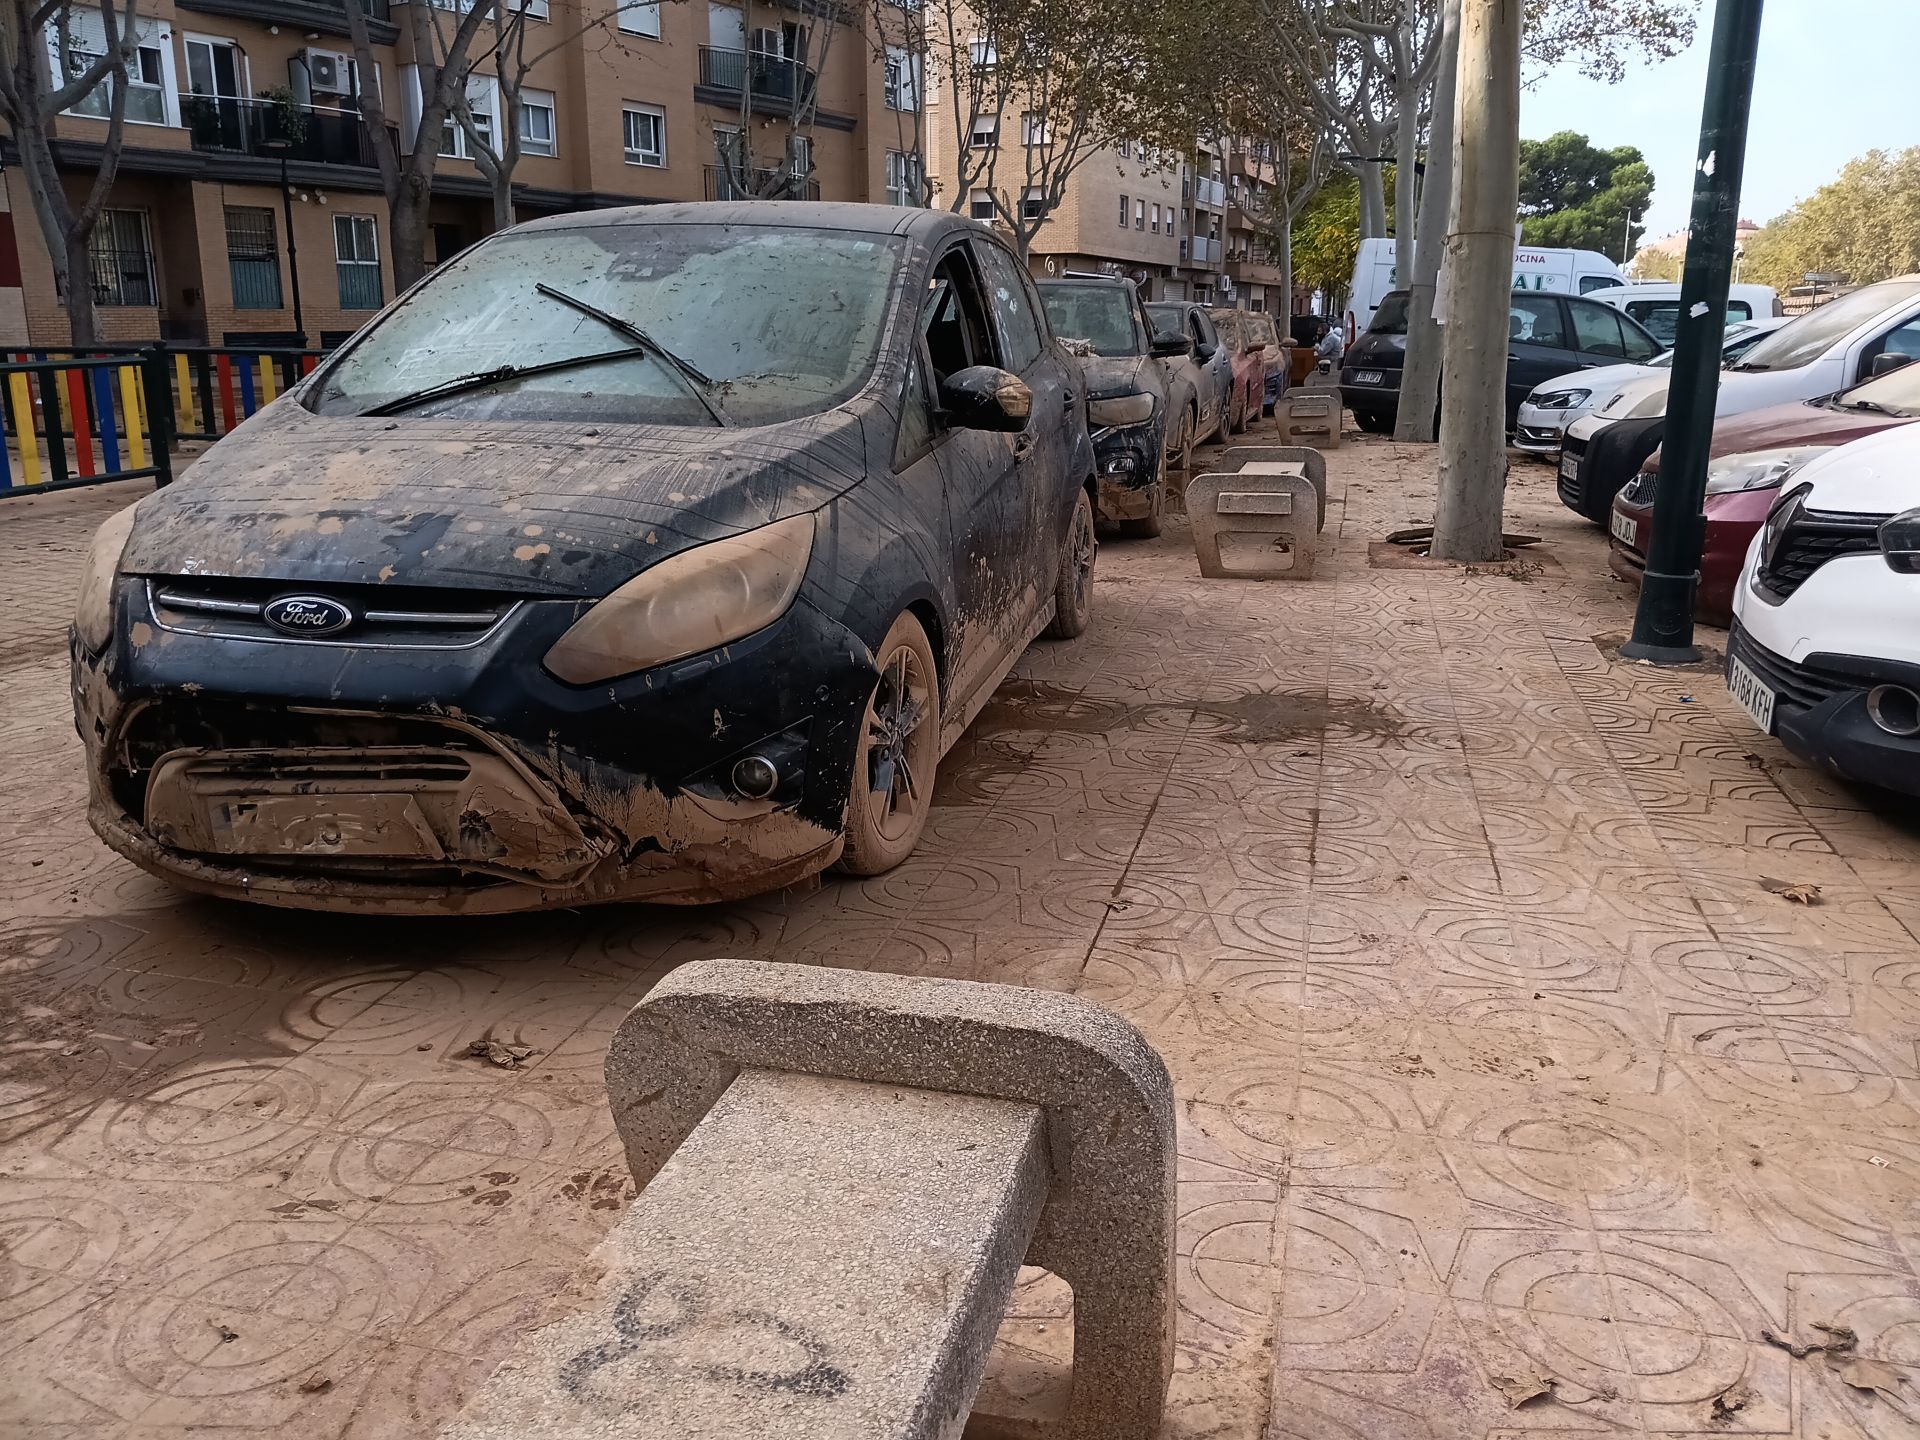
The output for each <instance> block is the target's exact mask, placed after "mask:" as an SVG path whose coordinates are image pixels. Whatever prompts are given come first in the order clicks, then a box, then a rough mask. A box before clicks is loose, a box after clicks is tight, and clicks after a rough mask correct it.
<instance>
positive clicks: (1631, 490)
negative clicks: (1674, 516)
mask: <svg viewBox="0 0 1920 1440" xmlns="http://www.w3.org/2000/svg"><path fill="white" fill-rule="evenodd" d="M1659 489H1660V472H1659V471H1658V470H1642V471H1641V472H1640V473H1639V474H1638V475H1636V476H1634V477H1633V478H1632V479H1631V480H1629V481H1628V482H1627V483H1626V485H1625V486H1624V487H1623V488H1622V489H1621V491H1620V498H1621V499H1622V500H1624V501H1626V502H1627V504H1629V505H1651V504H1653V497H1654V495H1655V494H1656V493H1657V492H1658V491H1659Z"/></svg>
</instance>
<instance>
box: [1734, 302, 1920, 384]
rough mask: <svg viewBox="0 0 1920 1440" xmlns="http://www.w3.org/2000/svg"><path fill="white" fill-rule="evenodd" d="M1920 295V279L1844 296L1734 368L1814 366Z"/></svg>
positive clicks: (1788, 328)
mask: <svg viewBox="0 0 1920 1440" xmlns="http://www.w3.org/2000/svg"><path fill="white" fill-rule="evenodd" d="M1917 295H1920V280H1889V281H1885V282H1883V283H1881V284H1879V285H1869V286H1867V288H1866V289H1864V290H1856V291H1854V292H1853V294H1851V295H1842V296H1841V297H1840V298H1839V299H1838V300H1834V301H1832V302H1830V303H1828V304H1826V305H1822V306H1821V307H1820V308H1819V309H1818V310H1809V311H1808V312H1807V313H1806V314H1804V315H1802V316H1801V317H1800V318H1799V319H1798V320H1793V321H1789V322H1788V323H1787V324H1785V325H1782V326H1781V327H1780V328H1779V329H1778V330H1776V331H1774V332H1773V333H1772V334H1771V335H1769V336H1767V338H1766V339H1764V340H1762V341H1761V342H1760V343H1759V344H1758V345H1756V346H1754V347H1753V348H1752V349H1751V350H1749V351H1748V352H1747V353H1746V354H1745V355H1742V356H1741V357H1740V361H1739V363H1738V364H1736V365H1735V366H1734V367H1733V368H1734V369H1736V370H1795V369H1798V368H1799V367H1800V366H1802V365H1811V364H1812V363H1813V362H1814V361H1815V360H1818V359H1819V358H1820V357H1821V356H1822V355H1824V354H1826V353H1827V351H1828V350H1830V349H1831V348H1832V347H1833V345H1834V343H1835V342H1836V341H1838V340H1840V339H1841V338H1842V337H1844V336H1846V335H1849V334H1851V333H1852V332H1853V331H1855V330H1858V329H1859V328H1860V327H1861V326H1862V325H1865V324H1866V323H1867V322H1868V321H1869V320H1871V319H1873V318H1874V316H1876V315H1878V314H1880V312H1881V311H1883V310H1886V309H1888V308H1889V307H1891V306H1894V305H1903V304H1905V303H1906V302H1907V301H1909V300H1912V299H1913V298H1914V297H1915V296H1917Z"/></svg>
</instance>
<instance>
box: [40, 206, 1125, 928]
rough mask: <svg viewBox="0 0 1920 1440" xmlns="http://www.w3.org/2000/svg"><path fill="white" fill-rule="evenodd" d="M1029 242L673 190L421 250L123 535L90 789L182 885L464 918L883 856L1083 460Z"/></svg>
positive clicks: (1076, 521)
mask: <svg viewBox="0 0 1920 1440" xmlns="http://www.w3.org/2000/svg"><path fill="white" fill-rule="evenodd" d="M1080 390H1081V378H1080V375H1079V371H1078V367H1077V366H1076V364H1075V363H1074V362H1073V360H1072V357H1071V356H1069V355H1068V354H1067V353H1066V352H1065V351H1064V350H1063V349H1062V348H1061V347H1060V346H1059V345H1057V344H1056V343H1055V341H1054V339H1053V337H1052V335H1051V333H1050V332H1049V330H1048V328H1047V324H1046V319H1045V316H1044V314H1043V312H1042V310H1041V308H1040V303H1039V297H1038V295H1037V294H1036V292H1035V290H1034V288H1033V285H1032V283H1031V281H1030V280H1029V279H1028V278H1027V275H1026V271H1025V268H1024V266H1022V264H1021V263H1020V261H1019V260H1018V259H1017V258H1016V257H1015V256H1014V254H1013V253H1012V252H1011V251H1010V250H1008V249H1007V248H1006V247H1005V246H1004V245H1003V244H1002V243H1001V242H1000V241H998V240H997V239H995V238H994V237H993V236H992V235H991V234H989V233H988V232H987V231H986V230H984V229H983V228H982V227H980V226H978V225H974V224H971V223H969V222H968V221H966V220H964V219H961V218H959V217H956V216H952V215H948V214H944V213H942V212H939V211H932V210H904V209H893V208H890V207H881V206H862V205H822V204H803V203H800V202H790V201H789V202H780V203H762V204H709V205H700V204H693V205H648V206H636V207H633V208H631V209H625V210H597V211H590V212H583V213H580V214H575V215H560V216H555V217H553V218H550V219H544V220H537V221H534V222H531V223H529V224H525V225H521V226H518V227H516V228H514V229H511V230H507V231H503V232H501V233H499V234H496V235H494V236H491V237H490V238H488V239H486V240H484V241H482V242H481V243H480V244H478V245H476V246H474V247H473V248H471V249H469V250H467V251H465V252H464V253H462V254H461V255H460V256H459V257H458V258H457V259H455V260H452V261H450V262H449V263H448V264H446V265H444V266H442V267H441V268H440V269H439V270H437V271H436V272H435V273H434V274H433V275H432V276H431V277H429V278H428V279H427V280H425V281H423V282H422V283H421V284H420V285H419V286H418V287H416V288H415V289H413V290H411V291H409V292H408V293H407V294H406V295H404V296H402V297H401V298H400V300H399V301H397V302H396V303H395V304H393V305H391V306H389V307H388V308H387V309H386V311H384V312H383V313H382V314H381V315H379V316H378V317H377V318H375V319H374V320H373V321H371V322H370V323H369V324H368V325H367V326H366V327H364V328H363V329H362V330H360V331H359V333H358V334H356V335H355V336H354V338H353V339H352V340H350V341H348V342H347V344H346V345H345V346H343V347H342V348H341V349H340V350H339V351H337V352H336V353H335V354H334V355H333V356H331V357H329V358H328V359H327V360H326V361H323V362H322V364H321V365H320V367H319V368H318V369H317V370H316V371H315V372H314V373H313V374H312V375H311V376H309V377H307V378H306V379H305V380H304V381H303V382H302V383H301V384H299V385H298V386H296V387H294V388H292V389H290V390H289V391H288V392H287V393H286V394H285V395H283V396H282V397H281V398H280V399H279V400H278V401H277V402H276V403H274V404H272V405H270V406H268V407H266V408H265V409H264V410H262V411H260V412H259V413H258V414H256V415H255V416H254V417H253V418H252V419H251V420H249V421H248V422H247V423H246V424H245V425H244V426H241V427H240V428H239V429H237V430H236V431H234V432H233V433H232V434H231V435H229V436H228V437H227V438H226V439H224V440H223V441H221V442H220V443H219V444H218V445H216V446H214V447H213V449H212V450H210V451H209V452H208V453H207V454H206V455H205V456H203V457H202V458H201V459H200V460H199V461H198V462H197V463H196V464H195V465H194V467H193V469H192V470H191V472H189V473H188V474H187V475H186V476H184V477H183V478H182V479H180V480H178V481H176V482H175V483H174V484H172V485H171V486H169V487H167V488H166V489H164V490H161V491H158V492H157V493H155V494H153V495H150V496H148V497H147V498H146V499H144V500H142V501H141V502H140V503H139V504H138V505H136V506H134V507H132V508H131V509H129V510H126V511H123V512H122V513H121V514H119V515H117V516H115V517H114V518H113V519H112V520H110V521H109V522H108V523H107V524H106V525H105V526H103V527H102V529H101V532H100V535H99V537H98V539H97V540H96V542H95V545H94V548H93V552H92V555H91V558H90V560H89V562H88V565H87V569H86V574H85V579H84V582H83V586H82V590H81V594H80V598H79V603H78V608H77V612H76V615H75V620H74V627H73V638H72V667H73V675H72V684H73V695H74V703H75V714H76V720H77V723H78V727H79V730H80V732H81V735H82V736H83V738H84V740H85V743H86V751H87V765H88V775H89V782H90V784H89V789H90V806H89V814H90V818H91V820H92V823H93V826H94V828H95V830H96V831H98V833H99V834H100V836H101V837H102V838H103V839H104V840H105V841H106V842H107V843H108V844H109V845H110V846H112V847H113V848H114V849H115V850H117V851H119V852H120V853H121V854H122V855H125V856H127V857H128V858H129V859H131V860H133V861H135V862H136V863H137V864H139V865H141V866H143V867H145V868H146V869H148V870H151V871H153V872H154V873H155V874H158V875H160V876H162V877H164V878H166V879H168V880H170V881H172V882H174V883H176V884H178V885H181V886H184V887H185V888H188V889H192V890H200V891H206V892H209V893H213V894H218V895H225V896H230V897H234V898H242V899H252V900H261V901H267V902H270V903H273V904H279V905H291V906H304V907H311V908H322V907H324V908H343V909H358V910H375V911H404V912H414V913H418V912H426V913H432V914H445V913H449V912H457V911H465V912H474V911H506V910H519V909H532V908H539V907H546V906H563V905H564V906H571V905H579V904H583V903H589V902H595V901H607V900H629V899H647V900H665V901H677V902H693V901H709V900H716V899H721V898H724V897H728V896H736V895H741V894H746V893H751V892H754V891H759V890H765V889H767V888H770V887H774V886H779V885H784V884H788V883H791V882H792V881H793V880H794V879H796V878H798V877H802V876H805V875H809V874H811V873H813V872H815V871H818V870H820V869H822V868H823V867H825V866H827V865H829V864H832V863H834V862H835V861H838V862H839V863H840V864H841V865H842V866H843V867H844V868H846V869H848V870H851V871H853V872H854V873H856V874H871V873H875V872H878V871H882V870H885V869H887V868H888V867H890V866H892V865H894V864H897V863H898V862H899V861H900V860H901V859H903V858H904V857H905V856H906V855H907V854H908V853H909V852H910V851H911V850H912V849H913V847H914V844H915V842H916V841H917V840H918V838H919V836H920V833H921V829H922V827H923V825H924V824H925V822H926V818H927V812H928V807H929V804H930V800H931V795H932V791H933V786H934V771H935V767H936V765H937V764H938V762H939V760H940V758H941V755H942V754H943V752H944V751H945V749H946V748H947V747H948V746H949V745H950V744H951V743H952V742H953V741H954V739H955V738H956V737H957V736H958V735H959V734H960V732H961V731H962V730H963V729H964V727H965V725H966V722H967V720H968V719H969V717H971V716H972V715H973V714H974V713H975V712H976V711H977V709H978V708H979V706H980V704H981V703H982V702H983V701H984V699H985V697H986V696H987V695H988V694H990V693H991V692H992V690H993V688H994V687H995V685H996V684H998V682H999V680H1000V677H1001V676H1003V675H1004V674H1005V673H1006V672H1007V670H1008V669H1009V668H1010V667H1011V666H1012V664H1013V662H1014V661H1015V659H1017V658H1018V656H1019V654H1020V652H1021V650H1022V649H1023V648H1024V647H1025V646H1026V644H1027V642H1028V641H1029V640H1030V639H1032V638H1033V637H1034V636H1036V635H1038V634H1040V633H1041V632H1042V631H1046V632H1048V633H1050V634H1053V635H1058V636H1070V635H1073V634H1076V633H1078V632H1079V631H1080V630H1082V629H1083V628H1084V627H1085V625H1086V624H1087V620H1088V615H1089V610H1090V606H1091V603H1092V579H1093V562H1094V541H1093V506H1092V489H1093V483H1094V461H1093V448H1092V445H1091V443H1090V441H1089V439H1088V436H1087V432H1086V425H1085V420H1084V407H1083V406H1082V404H1081V402H1080V399H1079V396H1080Z"/></svg>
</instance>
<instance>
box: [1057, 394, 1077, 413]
mask: <svg viewBox="0 0 1920 1440" xmlns="http://www.w3.org/2000/svg"><path fill="white" fill-rule="evenodd" d="M1079 402H1080V397H1079V396H1078V395H1076V394H1074V393H1073V391H1071V390H1063V391H1061V392H1060V403H1061V404H1062V405H1065V406H1067V407H1068V408H1069V409H1071V408H1072V407H1073V406H1075V405H1077V404H1078V403H1079Z"/></svg>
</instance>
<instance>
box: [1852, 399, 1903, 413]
mask: <svg viewBox="0 0 1920 1440" xmlns="http://www.w3.org/2000/svg"><path fill="white" fill-rule="evenodd" d="M1841 408H1842V409H1843V410H1871V411H1872V412H1873V413H1874V414H1876V415H1897V414H1899V413H1900V412H1899V411H1897V410H1889V409H1888V408H1887V407H1886V406H1884V405H1882V404H1881V403H1880V402H1879V401H1878V400H1849V401H1847V403H1846V404H1845V405H1843V406H1842V407H1841Z"/></svg>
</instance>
